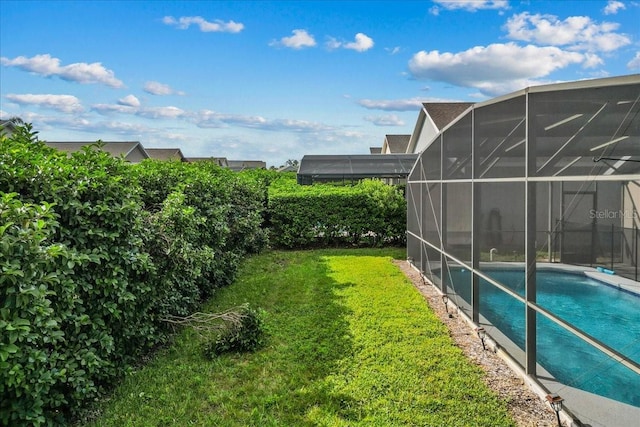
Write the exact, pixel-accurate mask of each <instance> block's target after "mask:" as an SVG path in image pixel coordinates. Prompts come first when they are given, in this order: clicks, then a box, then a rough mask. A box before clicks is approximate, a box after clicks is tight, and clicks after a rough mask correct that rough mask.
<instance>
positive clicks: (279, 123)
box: [192, 110, 332, 133]
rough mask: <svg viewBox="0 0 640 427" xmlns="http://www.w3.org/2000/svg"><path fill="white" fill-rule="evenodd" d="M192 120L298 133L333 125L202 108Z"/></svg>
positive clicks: (204, 124) (201, 123)
mask: <svg viewBox="0 0 640 427" xmlns="http://www.w3.org/2000/svg"><path fill="white" fill-rule="evenodd" d="M192 121H194V122H195V124H196V126H198V127H201V128H221V127H226V126H229V125H235V126H240V127H245V128H250V129H261V130H269V131H288V132H297V133H309V132H324V131H329V130H331V129H332V127H330V126H327V125H324V124H321V123H316V122H309V121H305V120H292V119H275V120H269V119H266V118H264V117H262V116H247V115H242V114H226V113H219V112H216V111H211V110H201V111H199V112H198V113H196V114H193V115H192Z"/></svg>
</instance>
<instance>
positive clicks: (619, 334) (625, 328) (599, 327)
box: [445, 268, 640, 407]
mask: <svg viewBox="0 0 640 427" xmlns="http://www.w3.org/2000/svg"><path fill="white" fill-rule="evenodd" d="M483 272H484V273H485V274H486V275H488V276H489V277H491V278H492V279H494V280H496V281H497V282H500V283H502V284H503V285H505V287H508V288H509V289H511V290H513V291H514V292H517V293H518V294H520V295H523V296H524V272H523V270H521V269H520V270H518V269H503V268H500V269H493V268H491V269H486V270H485V269H483ZM470 278H471V277H470V271H469V270H468V269H463V268H455V269H451V270H450V280H445V282H446V283H447V286H448V288H449V289H450V290H453V291H454V292H455V293H456V294H457V295H458V296H459V297H461V298H462V299H464V300H465V301H466V303H467V304H470V294H471V285H470ZM537 302H538V304H539V305H540V306H542V307H544V308H545V309H547V310H549V311H551V312H553V313H554V314H555V315H556V316H558V317H560V318H562V319H563V320H565V321H567V322H569V323H571V324H573V325H574V326H575V327H577V328H579V329H581V330H583V331H584V332H586V333H588V334H589V335H591V336H593V337H594V338H596V339H598V340H599V341H601V342H603V343H605V344H606V345H608V346H609V347H612V348H614V349H616V350H617V351H618V352H620V353H621V354H623V355H625V356H626V357H628V358H629V359H631V360H633V361H635V362H638V363H640V296H638V295H635V294H631V293H628V292H625V291H622V290H619V289H616V288H614V287H611V286H607V285H606V284H604V283H602V282H600V281H598V280H595V279H592V278H589V277H587V276H585V275H584V274H576V273H573V272H564V271H561V270H557V269H548V270H547V269H539V270H538V271H537ZM524 310H525V309H524V304H523V303H521V302H519V301H517V300H516V299H514V298H513V297H511V296H510V295H508V294H507V293H505V292H503V291H501V290H500V289H498V288H496V287H495V286H493V285H491V284H490V283H488V282H486V281H485V280H482V279H481V280H480V314H481V315H482V316H484V317H485V318H486V319H487V321H488V322H490V323H491V324H492V325H493V326H495V327H496V328H498V329H499V330H500V331H501V332H502V333H503V334H504V335H506V336H507V337H508V338H509V339H510V340H511V341H512V342H513V343H515V344H516V345H517V346H518V347H519V348H520V349H521V350H524V342H525V323H524V312H525V311H524ZM537 319H538V320H537V340H538V341H537V353H538V355H537V356H538V363H539V364H540V365H541V366H542V367H543V368H544V369H546V370H547V371H548V372H549V373H550V374H551V375H553V376H554V377H555V378H556V380H557V381H559V382H561V383H562V384H566V385H568V386H571V387H575V388H578V389H581V390H585V391H588V392H591V393H595V394H598V395H600V396H605V397H608V398H611V399H615V400H617V401H620V402H624V403H627V404H630V405H633V406H636V407H640V375H638V374H636V373H635V372H633V371H631V370H630V369H628V368H627V367H625V366H624V365H622V364H620V363H617V362H616V361H614V360H613V359H611V358H610V357H609V356H607V355H605V354H604V353H602V352H601V351H599V350H598V349H596V348H594V347H592V346H590V345H589V344H587V343H585V342H584V341H582V340H581V339H579V338H577V337H575V336H574V335H572V334H571V333H569V332H568V331H566V330H564V329H563V328H561V327H560V326H558V325H556V324H555V323H553V322H552V321H550V320H548V319H547V318H545V317H544V316H542V315H538V316H537Z"/></svg>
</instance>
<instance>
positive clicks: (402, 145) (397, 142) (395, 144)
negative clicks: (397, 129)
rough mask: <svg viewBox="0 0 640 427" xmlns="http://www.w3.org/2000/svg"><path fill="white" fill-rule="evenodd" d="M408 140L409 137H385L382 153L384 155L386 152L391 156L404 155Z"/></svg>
mask: <svg viewBox="0 0 640 427" xmlns="http://www.w3.org/2000/svg"><path fill="white" fill-rule="evenodd" d="M410 139H411V135H385V137H384V144H383V145H382V153H383V154H385V153H386V152H387V151H388V152H389V153H392V154H400V153H406V152H407V146H408V145H409V140H410ZM385 147H386V148H387V150H385Z"/></svg>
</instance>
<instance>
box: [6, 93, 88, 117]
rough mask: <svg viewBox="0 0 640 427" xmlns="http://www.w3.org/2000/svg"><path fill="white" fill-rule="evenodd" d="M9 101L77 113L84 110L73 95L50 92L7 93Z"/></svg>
mask: <svg viewBox="0 0 640 427" xmlns="http://www.w3.org/2000/svg"><path fill="white" fill-rule="evenodd" d="M5 98H7V99H8V100H9V101H12V102H15V103H16V104H19V105H35V106H38V107H40V108H49V109H53V110H56V111H61V112H63V113H79V112H82V111H83V110H84V108H82V103H81V102H80V100H79V99H78V98H76V97H75V96H73V95H51V94H31V93H26V94H11V93H10V94H8V95H5Z"/></svg>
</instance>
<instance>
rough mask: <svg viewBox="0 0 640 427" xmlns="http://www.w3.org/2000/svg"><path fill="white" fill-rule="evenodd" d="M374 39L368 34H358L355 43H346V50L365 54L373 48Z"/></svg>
mask: <svg viewBox="0 0 640 427" xmlns="http://www.w3.org/2000/svg"><path fill="white" fill-rule="evenodd" d="M373 44H374V43H373V39H372V38H371V37H369V36H367V35H366V34H363V33H358V34H356V38H355V41H352V42H350V43H345V44H344V48H345V49H351V50H355V51H357V52H364V51H367V50H369V49H371V48H372V47H373Z"/></svg>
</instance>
